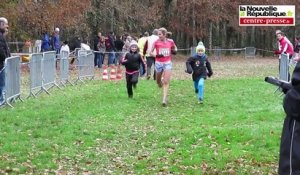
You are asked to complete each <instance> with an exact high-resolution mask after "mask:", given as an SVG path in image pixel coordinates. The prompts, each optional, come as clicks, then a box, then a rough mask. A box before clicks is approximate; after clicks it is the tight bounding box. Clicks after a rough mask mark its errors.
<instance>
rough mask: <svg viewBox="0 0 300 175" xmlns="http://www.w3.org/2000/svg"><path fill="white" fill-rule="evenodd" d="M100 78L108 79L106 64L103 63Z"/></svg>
mask: <svg viewBox="0 0 300 175" xmlns="http://www.w3.org/2000/svg"><path fill="white" fill-rule="evenodd" d="M102 80H108V72H107V66H106V65H103V72H102Z"/></svg>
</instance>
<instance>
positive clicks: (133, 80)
mask: <svg viewBox="0 0 300 175" xmlns="http://www.w3.org/2000/svg"><path fill="white" fill-rule="evenodd" d="M129 49H130V50H129V52H128V53H126V55H125V57H124V59H123V60H122V64H123V65H124V66H125V68H126V83H127V93H128V97H129V98H132V97H133V91H132V88H136V85H137V83H138V78H139V69H140V64H141V63H142V65H143V68H144V69H143V70H145V64H144V62H143V58H142V56H141V54H140V53H139V49H138V44H137V42H136V41H134V40H132V41H131V43H130V45H129ZM143 74H145V72H143Z"/></svg>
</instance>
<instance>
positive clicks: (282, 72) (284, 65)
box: [279, 54, 289, 81]
mask: <svg viewBox="0 0 300 175" xmlns="http://www.w3.org/2000/svg"><path fill="white" fill-rule="evenodd" d="M279 79H280V80H284V81H289V55H287V54H281V55H280V56H279Z"/></svg>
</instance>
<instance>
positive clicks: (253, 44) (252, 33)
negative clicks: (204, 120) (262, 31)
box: [250, 26, 255, 46]
mask: <svg viewBox="0 0 300 175" xmlns="http://www.w3.org/2000/svg"><path fill="white" fill-rule="evenodd" d="M250 39H251V40H250V46H255V26H252V28H251V38H250Z"/></svg>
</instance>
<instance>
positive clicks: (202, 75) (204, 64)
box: [186, 45, 213, 104]
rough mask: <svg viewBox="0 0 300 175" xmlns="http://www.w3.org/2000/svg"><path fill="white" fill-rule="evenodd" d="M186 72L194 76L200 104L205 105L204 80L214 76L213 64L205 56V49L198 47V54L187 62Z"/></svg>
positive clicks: (201, 46)
mask: <svg viewBox="0 0 300 175" xmlns="http://www.w3.org/2000/svg"><path fill="white" fill-rule="evenodd" d="M186 69H187V70H186V72H187V73H189V74H191V73H193V74H192V78H193V81H194V87H195V92H196V93H197V95H198V103H200V104H202V103H203V96H204V80H205V79H206V77H207V76H208V77H210V76H212V74H213V71H212V68H211V64H210V62H209V61H208V57H207V55H206V54H205V47H204V46H203V45H198V46H197V47H196V54H195V55H194V56H192V57H190V58H188V60H187V61H186Z"/></svg>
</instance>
